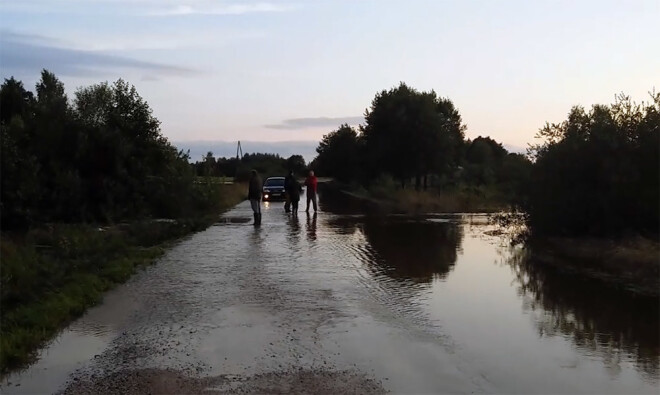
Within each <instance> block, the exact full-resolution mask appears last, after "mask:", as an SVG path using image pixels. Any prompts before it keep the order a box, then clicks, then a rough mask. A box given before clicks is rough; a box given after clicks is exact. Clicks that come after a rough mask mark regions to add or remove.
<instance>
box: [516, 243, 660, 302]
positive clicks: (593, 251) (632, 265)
mask: <svg viewBox="0 0 660 395" xmlns="http://www.w3.org/2000/svg"><path fill="white" fill-rule="evenodd" d="M528 246H529V248H530V251H531V254H532V258H533V260H534V261H535V262H537V263H538V264H543V265H548V266H552V267H555V268H556V269H558V270H561V271H563V272H566V273H570V274H578V275H584V276H587V277H590V278H595V279H598V280H600V281H603V282H605V283H608V284H610V285H612V286H615V287H620V288H623V289H626V290H628V291H630V292H632V293H635V294H639V295H645V296H653V297H658V296H660V242H658V240H652V239H648V238H644V237H641V236H630V237H625V238H621V239H617V240H613V239H596V238H543V239H531V240H529V241H528Z"/></svg>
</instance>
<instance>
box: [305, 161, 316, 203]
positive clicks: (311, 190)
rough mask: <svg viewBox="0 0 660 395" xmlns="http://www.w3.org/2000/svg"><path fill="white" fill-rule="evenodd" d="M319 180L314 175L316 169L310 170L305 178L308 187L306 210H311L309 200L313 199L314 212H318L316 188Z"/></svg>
mask: <svg viewBox="0 0 660 395" xmlns="http://www.w3.org/2000/svg"><path fill="white" fill-rule="evenodd" d="M317 185H318V181H317V179H316V176H315V175H314V170H310V171H309V176H308V177H307V179H305V186H306V187H307V208H306V209H305V212H306V213H308V212H309V202H310V201H311V202H312V203H313V206H314V212H316V188H317Z"/></svg>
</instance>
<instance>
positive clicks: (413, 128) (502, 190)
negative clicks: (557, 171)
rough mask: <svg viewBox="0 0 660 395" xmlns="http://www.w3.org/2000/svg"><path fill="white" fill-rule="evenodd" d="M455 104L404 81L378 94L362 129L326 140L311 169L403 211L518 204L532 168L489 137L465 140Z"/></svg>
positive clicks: (484, 208)
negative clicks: (522, 186)
mask: <svg viewBox="0 0 660 395" xmlns="http://www.w3.org/2000/svg"><path fill="white" fill-rule="evenodd" d="M465 129H466V126H465V125H464V124H463V121H462V118H461V115H460V112H459V110H458V109H457V108H456V107H455V106H454V104H453V102H452V101H451V100H450V99H449V98H443V97H439V96H438V95H437V94H436V93H435V92H433V91H430V92H420V91H417V90H416V89H414V88H411V87H409V86H407V85H406V84H404V83H401V84H400V85H399V86H397V87H395V88H392V89H390V90H383V91H381V92H379V93H378V94H376V96H375V98H374V99H373V101H372V103H371V107H370V108H369V109H368V110H367V112H366V114H365V124H364V125H361V126H360V128H359V129H358V130H356V129H355V128H353V127H351V126H349V125H340V126H339V128H338V129H337V130H335V131H332V132H330V133H328V134H327V135H325V136H324V137H323V139H322V140H321V142H320V143H319V146H318V148H317V153H318V156H317V157H316V158H315V159H314V161H312V163H311V164H310V166H311V167H312V168H314V169H316V170H317V173H318V174H321V175H327V176H332V177H334V179H335V180H336V181H337V182H338V183H339V184H340V185H339V186H338V187H340V188H343V189H345V190H347V191H349V192H351V193H352V194H354V195H356V196H362V197H365V198H369V199H372V200H378V201H380V202H381V203H382V205H383V206H384V207H389V208H390V209H391V210H394V211H398V212H408V213H415V212H433V211H435V212H458V211H462V212H466V211H482V212H484V211H485V212H492V211H498V210H503V209H506V208H508V207H509V206H511V205H516V204H518V203H519V199H520V198H521V196H520V191H521V188H520V186H521V185H524V184H526V183H527V182H528V178H529V175H530V172H531V168H532V162H531V161H530V160H529V159H528V158H527V157H526V156H525V155H522V154H519V153H509V152H508V151H507V150H506V149H505V148H504V147H503V146H502V145H501V144H500V143H498V142H497V141H495V140H493V139H491V138H490V137H481V136H480V137H477V138H475V139H474V140H470V139H465V136H464V131H465Z"/></svg>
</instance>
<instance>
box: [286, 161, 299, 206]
mask: <svg viewBox="0 0 660 395" xmlns="http://www.w3.org/2000/svg"><path fill="white" fill-rule="evenodd" d="M294 182H295V183H296V184H298V182H297V181H296V177H295V176H294V175H293V171H289V174H287V176H286V177H284V196H285V199H286V202H285V203H284V212H285V213H289V212H291V189H292V188H293V183H294ZM298 200H300V193H299V194H298Z"/></svg>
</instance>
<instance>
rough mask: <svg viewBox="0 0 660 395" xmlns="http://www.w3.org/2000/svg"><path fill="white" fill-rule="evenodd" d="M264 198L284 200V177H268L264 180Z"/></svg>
mask: <svg viewBox="0 0 660 395" xmlns="http://www.w3.org/2000/svg"><path fill="white" fill-rule="evenodd" d="M263 197H264V200H284V177H268V178H266V181H264V187H263Z"/></svg>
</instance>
